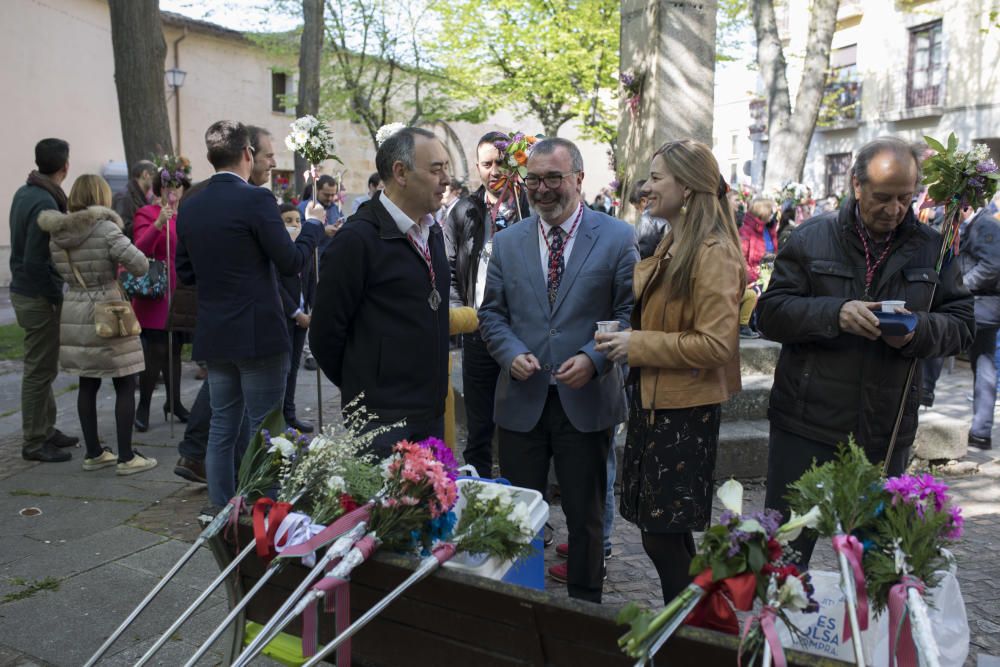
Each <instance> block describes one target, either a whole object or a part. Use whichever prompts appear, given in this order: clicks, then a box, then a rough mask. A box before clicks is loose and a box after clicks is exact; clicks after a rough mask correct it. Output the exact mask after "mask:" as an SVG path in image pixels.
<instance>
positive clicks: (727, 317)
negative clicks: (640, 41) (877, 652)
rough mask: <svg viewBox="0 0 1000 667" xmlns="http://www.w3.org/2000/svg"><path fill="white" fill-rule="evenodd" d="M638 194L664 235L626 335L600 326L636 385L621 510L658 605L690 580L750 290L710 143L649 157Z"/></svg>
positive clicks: (603, 341)
mask: <svg viewBox="0 0 1000 667" xmlns="http://www.w3.org/2000/svg"><path fill="white" fill-rule="evenodd" d="M649 171H650V175H649V180H648V181H647V182H646V185H645V188H644V190H643V194H644V195H645V196H646V198H647V200H648V202H649V204H648V210H649V214H650V215H651V216H654V217H659V218H665V219H666V220H667V221H668V222H669V223H670V231H669V232H668V233H667V235H666V236H665V237H664V238H663V240H662V241H661V242H660V244H659V246H657V248H656V251H655V252H654V253H653V255H652V257H649V258H648V259H645V260H643V261H641V262H639V263H638V264H637V265H636V267H635V279H634V281H633V289H634V291H635V298H636V305H635V308H634V310H633V311H632V326H633V329H632V330H630V331H623V332H619V333H598V334H596V336H595V338H596V340H597V343H598V345H597V349H598V350H599V351H601V352H604V353H605V354H606V355H607V356H608V358H609V359H612V360H615V361H621V362H627V363H628V365H629V366H630V367H631V369H632V373H631V378H630V379H631V380H633V381H635V380H638V383H637V386H636V387H634V391H633V392H632V399H631V406H630V410H629V431H628V439H627V441H626V444H625V453H624V458H623V466H622V496H621V513H622V516H623V517H624V518H625V519H626V520H628V521H630V522H632V523H634V524H636V525H638V526H639V529H640V530H641V531H642V544H643V547H644V548H645V550H646V553H647V554H648V555H649V557H650V559H652V561H653V565H655V566H656V570H657V573H658V574H659V575H660V586H661V588H662V592H663V599H664V601H665V602H666V601H669V600H670V599H672V598H673V597H674V596H675V595H676V594H677V593H678V592H680V591H681V589H683V588H684V587H685V586H687V584H688V583H689V582H690V577H689V576H688V568H689V566H690V564H691V557H692V556H693V555H694V553H695V546H694V538H693V536H692V531H695V530H699V531H700V530H704V529H705V528H706V526H707V525H708V521H709V518H710V516H711V512H712V479H713V472H714V469H715V456H716V450H717V449H718V442H719V422H720V414H721V403H722V402H723V401H725V400H726V399H727V398H729V397H730V396H731V395H732V394H733V393H735V392H737V391H739V389H740V367H739V335H738V329H739V325H738V322H739V306H740V299H741V297H742V295H743V291H744V289H745V287H746V282H745V280H746V278H745V272H744V268H743V264H744V262H743V256H742V253H741V252H740V240H739V236H738V234H737V231H736V223H735V222H734V221H733V214H732V209H731V208H730V206H729V204H728V202H727V200H726V190H727V188H726V185H725V181H723V180H722V178H721V176H720V175H719V166H718V164H717V163H716V161H715V158H714V157H713V156H712V151H711V149H709V148H708V146H706V145H704V144H701V143H698V142H696V141H692V140H690V139H685V140H683V141H674V142H670V143H668V144H665V145H664V146H663V147H661V148H660V149H659V150H658V151H657V152H656V154H655V155H654V156H653V160H652V163H651V165H650V170H649Z"/></svg>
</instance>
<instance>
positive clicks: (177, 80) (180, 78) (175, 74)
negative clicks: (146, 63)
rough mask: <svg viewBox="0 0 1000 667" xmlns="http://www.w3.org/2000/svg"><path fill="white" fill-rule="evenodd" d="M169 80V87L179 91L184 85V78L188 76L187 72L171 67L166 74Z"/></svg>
mask: <svg viewBox="0 0 1000 667" xmlns="http://www.w3.org/2000/svg"><path fill="white" fill-rule="evenodd" d="M164 74H165V76H166V79H167V85H168V86H170V87H171V88H173V89H174V90H177V89H178V88H180V87H181V86H183V85H184V77H186V76H187V72H185V71H184V70H182V69H177V68H176V67H171V68H170V69H168V70H167V71H166V72H165V73H164Z"/></svg>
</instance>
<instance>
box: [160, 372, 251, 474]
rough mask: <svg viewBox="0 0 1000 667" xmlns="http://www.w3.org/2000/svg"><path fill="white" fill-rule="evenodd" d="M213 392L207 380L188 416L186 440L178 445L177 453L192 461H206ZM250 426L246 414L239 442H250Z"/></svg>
mask: <svg viewBox="0 0 1000 667" xmlns="http://www.w3.org/2000/svg"><path fill="white" fill-rule="evenodd" d="M211 400H212V391H211V389H210V388H209V386H208V380H205V381H204V382H203V383H202V385H201V389H200V390H199V391H198V396H196V397H195V399H194V405H192V406H191V414H190V415H189V416H188V423H187V425H186V426H185V427H184V439H183V440H181V441H180V442H179V443H178V444H177V453H178V454H180V455H181V456H183V457H184V458H186V459H191V460H192V461H204V460H205V452H206V450H207V449H208V431H209V428H210V427H211V423H212V404H211ZM249 428H250V424H248V423H247V418H246V413H245V412H244V415H243V423H242V425H241V427H240V435H239V438H238V439H237V442H250V436H249V435H247V431H248V429H249Z"/></svg>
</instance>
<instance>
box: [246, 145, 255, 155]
mask: <svg viewBox="0 0 1000 667" xmlns="http://www.w3.org/2000/svg"><path fill="white" fill-rule="evenodd" d="M246 148H247V150H249V151H250V155H253V154H254V153H256V152H257V149H256V148H254V147H253V146H247V147H246Z"/></svg>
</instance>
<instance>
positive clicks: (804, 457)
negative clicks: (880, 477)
mask: <svg viewBox="0 0 1000 667" xmlns="http://www.w3.org/2000/svg"><path fill="white" fill-rule="evenodd" d="M851 174H852V184H853V192H852V195H853V196H851V197H849V198H848V199H847V201H845V203H844V205H843V206H842V207H841V208H840V210H839V211H836V212H830V213H826V214H823V215H821V216H818V217H815V218H813V219H811V220H809V221H807V222H806V223H804V224H803V225H802V226H801V227H799V228H798V229H796V230H795V232H793V233H792V234H791V236H790V237H789V239H788V242H787V243H786V244H785V245H784V246H781V247H780V250H779V252H778V256H777V259H776V260H775V265H774V273H773V274H772V276H771V283H770V286H769V287H768V290H767V292H765V293H764V295H763V296H762V297H761V299H760V302H759V303H758V305H757V311H758V313H759V318H760V319H759V324H760V329H761V332H762V333H763V334H764V335H765V336H766V337H767V338H770V339H771V340H775V341H778V342H780V343H782V348H781V356H780V358H779V360H778V365H777V368H776V369H775V373H774V386H773V388H772V390H771V400H770V407H769V410H768V417H769V419H770V421H771V438H770V446H769V451H768V471H767V473H768V474H767V497H766V500H765V505H766V506H767V507H771V508H774V509H779V510H782V511H784V510H786V509H787V502H786V501H785V500H784V496H785V494H786V493H787V492H788V489H787V487H788V484H790V483H792V482H794V481H796V480H797V479H798V478H799V477H800V476H801V475H802V473H803V472H805V470H806V469H807V468H808V467H809V466H810V465H811V464H812V461H813V459H815V460H816V461H817V462H818V463H823V462H825V461H829V460H831V459H832V458H833V456H834V453H835V450H836V445H837V443H841V442H846V441H847V438H848V436H849V435H851V434H853V435H854V438H855V439H856V440H857V442H858V444H859V445H860V446H861V447H863V448H864V450H865V452H866V453H867V455H868V457H869V459H870V460H872V461H881V460H884V459H885V457H886V454H887V450H888V446H889V440H890V437H891V434H892V430H893V426H894V424H895V421H896V413H897V410H898V407H899V403H900V399H901V398H902V397H903V391H904V386H905V385H906V379H907V374H908V371H909V368H910V364H911V362H912V360H914V359H924V358H927V357H942V356H948V355H952V354H956V353H958V352H959V351H961V350H963V349H965V348H966V347H967V346H968V345H969V343H970V342H971V341H972V334H973V331H974V328H975V324H974V320H973V313H972V296H971V295H970V294H969V291H968V290H967V289H966V288H965V287H964V286H963V285H962V275H961V271H960V270H959V264H958V262H955V261H953V262H950V263H948V264H947V266H945V267H944V268H943V269H942V271H941V275H940V276H939V275H938V273H937V272H936V271H935V268H934V267H935V264H936V263H937V257H938V252H939V251H940V249H941V235H940V234H939V233H937V232H935V231H934V230H932V229H930V228H929V227H927V226H925V225H920V224H919V223H918V222H917V221H916V219H915V217H914V215H913V212H912V210H911V208H910V203H911V201H912V200H913V194H914V192H915V191H916V189H917V184H918V183H919V182H920V162H919V157H918V154H917V153H916V151H915V150H914V149H913V147H912V146H910V145H909V144H907V143H905V142H903V141H901V140H899V139H895V138H891V137H887V138H880V139H875V140H874V141H871V142H869V143H868V144H866V145H865V146H863V147H862V148H861V149H860V151H859V152H858V155H857V159H856V161H855V163H854V166H853V167H852V169H851ZM935 284H936V285H937V289H936V291H934V286H935ZM932 291H934V300H933V303H932V304H928V301H929V300H930V298H931V293H932ZM884 300H902V301H905V303H906V309H907V310H908V311H910V312H913V313H914V314H915V315H916V327H915V328H914V329H913V331H911V332H910V333H908V334H906V335H903V336H890V335H887V334H883V333H882V331H881V330H880V328H879V320H878V318H877V317H876V315H875V313H874V312H873V311H876V310H880V306H881V302H882V301H884ZM918 375H919V373H918ZM919 387H920V378H919V377H916V378H915V379H914V381H913V382H912V383H911V384H910V385H909V386H908V387H906V405H905V409H904V412H903V419H902V422H901V424H900V429H899V435H898V438H897V440H896V444H895V448H894V450H893V454H892V459H891V461H890V465H889V473H890V474H893V475H898V474H900V473H901V472H902V471H903V469H904V467H905V464H906V460H907V458H908V454H909V450H910V445H912V443H913V438H914V436H915V435H916V430H917V409H918V399H919V393H920V392H919ZM796 546H797V547H798V548H799V549H800V550H801V551H802V556H803V563H808V561H809V557H810V555H811V553H812V546H813V544H812V543H808V544H806V543H799V544H797V545H796Z"/></svg>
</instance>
